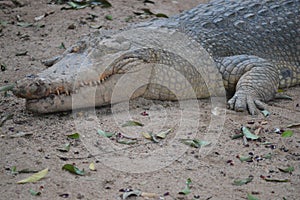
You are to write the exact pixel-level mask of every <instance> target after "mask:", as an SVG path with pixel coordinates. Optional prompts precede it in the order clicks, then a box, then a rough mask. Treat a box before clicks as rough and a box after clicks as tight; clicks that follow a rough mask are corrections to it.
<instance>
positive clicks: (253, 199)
mask: <svg viewBox="0 0 300 200" xmlns="http://www.w3.org/2000/svg"><path fill="white" fill-rule="evenodd" d="M247 199H248V200H259V199H258V198H256V197H255V196H253V195H251V194H248V195H247Z"/></svg>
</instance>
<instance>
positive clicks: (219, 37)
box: [14, 0, 300, 114]
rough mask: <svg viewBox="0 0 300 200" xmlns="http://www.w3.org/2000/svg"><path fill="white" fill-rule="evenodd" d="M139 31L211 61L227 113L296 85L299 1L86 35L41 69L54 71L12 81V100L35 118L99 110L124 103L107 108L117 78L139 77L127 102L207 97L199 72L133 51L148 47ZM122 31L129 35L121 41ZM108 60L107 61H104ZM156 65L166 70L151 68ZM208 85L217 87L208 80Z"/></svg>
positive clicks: (203, 8)
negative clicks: (179, 37) (191, 48)
mask: <svg viewBox="0 0 300 200" xmlns="http://www.w3.org/2000/svg"><path fill="white" fill-rule="evenodd" d="M139 28H143V30H145V29H148V30H149V31H151V30H163V32H167V33H170V34H172V33H173V32H180V33H183V34H185V35H187V37H188V38H190V39H191V41H192V42H194V43H195V44H196V43H197V44H199V45H200V46H201V47H203V48H204V49H205V50H206V51H207V52H208V54H209V55H210V56H211V57H212V59H213V62H214V64H213V65H211V66H210V67H211V68H215V69H216V71H217V72H216V73H220V76H222V79H223V84H224V87H225V89H226V92H227V95H229V96H230V95H231V96H230V99H229V100H228V105H229V108H230V109H233V110H236V111H245V110H248V111H249V113H250V114H256V113H257V112H258V110H259V109H262V108H264V107H265V105H266V104H265V102H268V101H270V100H272V99H274V98H275V97H276V95H277V91H278V88H286V87H290V86H295V85H298V84H300V1H299V0H277V1H271V0H241V1H239V0H215V1H212V2H210V3H207V4H200V5H199V6H197V7H195V8H193V9H191V10H188V11H185V12H183V13H181V14H178V15H175V16H173V17H170V18H168V19H157V20H152V21H150V22H144V23H140V24H137V25H132V26H130V27H128V28H126V29H124V30H118V31H100V33H94V34H91V35H89V36H86V37H84V38H83V39H82V40H80V41H79V42H78V43H76V44H75V45H74V46H72V47H70V48H69V49H67V50H66V52H64V53H63V55H61V56H57V57H55V58H53V59H51V60H48V62H46V64H47V65H53V66H51V67H50V68H48V69H46V70H45V71H43V72H41V73H40V74H38V75H36V76H29V77H26V78H24V79H23V80H20V81H18V82H17V83H16V86H15V88H14V94H15V95H16V96H18V97H22V98H25V99H26V106H27V109H28V110H31V111H34V112H39V113H50V112H59V111H66V110H71V109H72V108H80V107H90V106H102V105H106V104H110V103H114V102H117V101H122V100H123V99H122V98H120V99H118V98H117V99H115V100H114V102H112V95H113V92H114V87H115V86H116V85H117V84H120V82H118V80H120V79H121V78H122V76H123V75H124V74H129V76H130V77H131V79H132V80H131V82H135V81H136V80H137V79H138V77H139V76H140V75H141V74H145V77H146V79H147V81H145V82H142V83H143V84H144V85H143V84H142V85H141V87H139V88H137V90H136V91H135V92H134V93H133V95H132V96H131V97H130V98H135V97H145V98H150V99H162V100H176V99H178V97H177V96H176V94H174V92H172V91H170V90H169V89H170V88H171V90H172V88H173V89H174V88H175V93H176V92H178V93H180V94H182V97H183V98H190V97H192V96H193V95H191V94H190V93H194V94H195V96H196V98H207V97H209V96H210V94H209V91H208V89H207V84H205V81H204V80H203V77H201V73H200V75H199V73H198V72H197V70H194V69H192V68H193V67H195V66H191V63H189V62H188V61H187V60H186V59H185V58H182V57H180V56H178V55H176V54H175V53H173V52H169V51H167V50H165V49H160V48H159V46H158V45H156V47H157V48H154V47H153V48H152V47H151V48H150V47H143V46H142V45H140V43H143V44H145V43H147V42H149V43H151V42H153V41H151V37H152V36H149V35H148V34H147V32H143V31H136V33H135V30H138V29H139ZM128 30H131V32H130V33H131V34H133V36H132V35H131V36H130V37H129V38H126V37H123V36H122V34H121V36H120V33H122V32H124V31H128ZM174 43H175V41H174ZM154 46H155V45H154ZM182 51H184V49H182ZM108 58H109V59H110V60H113V61H112V62H106V60H107V59H108ZM112 58H114V59H112ZM199 59H202V58H199ZM107 63H108V64H107ZM151 63H152V64H154V65H150V64H151ZM160 65H167V66H169V67H170V68H164V67H162V68H159V67H158V68H159V69H157V68H156V67H157V66H160ZM197 67H198V68H199V67H200V68H201V67H202V66H196V68H197ZM82 69H83V73H80V72H79V71H80V70H81V71H82ZM170 69H172V70H173V71H178V72H179V74H183V76H184V78H185V79H188V80H189V84H190V85H191V87H192V89H193V91H191V90H187V89H186V87H187V85H186V83H184V84H183V83H182V84H181V83H180V81H181V79H180V78H178V74H177V73H173V72H170V71H169V70H170ZM172 70H171V71H172ZM212 71H213V70H212ZM212 73H214V72H212ZM208 75H209V76H210V78H212V79H214V77H217V74H208ZM142 79H143V78H142ZM216 82H217V81H216ZM122 84H123V82H121V85H122ZM125 84H128V83H127V82H124V89H123V90H126V87H127V86H126V85H125ZM210 84H211V85H210V86H211V87H220V86H219V85H218V84H215V85H214V81H211V82H210ZM175 85H176V86H175ZM168 87H170V88H168ZM91 88H92V89H93V91H94V93H96V94H92V96H91V97H89V95H91V93H90V92H86V91H89V89H91ZM95 91H96V92H95ZM119 92H122V87H121V90H119ZM74 95H77V96H76V97H74ZM93 95H95V96H93ZM77 98H82V100H83V101H84V103H82V104H80V103H79V104H77V105H72V99H73V100H74V99H77ZM89 99H91V101H90V100H89ZM73 104H74V103H73Z"/></svg>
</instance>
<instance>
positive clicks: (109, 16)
mask: <svg viewBox="0 0 300 200" xmlns="http://www.w3.org/2000/svg"><path fill="white" fill-rule="evenodd" d="M105 19H107V20H113V17H112V16H111V15H105Z"/></svg>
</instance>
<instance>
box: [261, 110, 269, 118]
mask: <svg viewBox="0 0 300 200" xmlns="http://www.w3.org/2000/svg"><path fill="white" fill-rule="evenodd" d="M261 113H262V114H263V115H264V116H265V117H268V116H270V112H269V111H267V110H262V111H261Z"/></svg>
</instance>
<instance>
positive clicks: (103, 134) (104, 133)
mask: <svg viewBox="0 0 300 200" xmlns="http://www.w3.org/2000/svg"><path fill="white" fill-rule="evenodd" d="M97 133H98V135H101V136H103V137H107V138H110V137H112V136H114V135H115V134H114V133H111V132H105V131H103V130H101V129H98V130H97Z"/></svg>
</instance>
